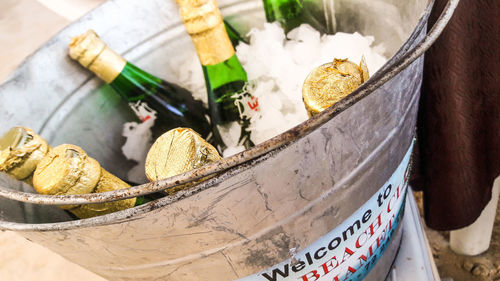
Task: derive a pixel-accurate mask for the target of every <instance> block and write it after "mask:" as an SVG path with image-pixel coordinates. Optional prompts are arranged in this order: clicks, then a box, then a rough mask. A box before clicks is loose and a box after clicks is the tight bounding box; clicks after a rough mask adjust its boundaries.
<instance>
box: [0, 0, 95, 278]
mask: <svg viewBox="0 0 500 281" xmlns="http://www.w3.org/2000/svg"><path fill="white" fill-rule="evenodd" d="M58 1H59V2H61V0H41V1H40V2H38V1H37V0H1V1H0V61H1V62H2V63H1V64H0V82H1V81H4V80H5V79H6V78H7V77H8V75H9V73H10V72H12V71H13V70H14V69H15V68H16V67H17V66H18V65H19V64H20V63H21V62H22V61H23V60H24V59H25V58H26V57H27V56H29V55H30V54H31V53H33V52H34V51H35V50H36V49H37V48H38V47H39V46H41V45H42V44H43V43H44V42H45V41H47V40H48V39H49V38H50V37H51V36H53V35H54V34H56V33H57V32H58V31H59V30H61V29H62V28H63V27H65V26H66V25H67V24H68V23H69V22H70V21H69V19H71V18H72V17H73V18H74V17H75V16H78V15H77V12H78V11H77V10H72V13H71V14H70V16H71V17H67V18H69V19H67V18H65V17H63V16H60V15H58V14H57V13H55V12H54V11H52V10H50V9H48V8H47V7H45V6H44V5H43V4H41V3H44V4H45V5H50V4H51V2H54V3H55V4H56V5H57V4H58V3H56V2H58ZM64 1H67V2H72V3H76V2H80V3H78V4H80V5H79V6H78V8H79V9H89V8H92V7H93V6H95V5H97V4H98V3H99V2H103V0H71V1H68V0H64ZM86 1H87V2H88V3H86ZM63 6H64V5H59V6H58V7H62V8H67V9H69V8H71V7H70V6H69V5H66V7H63ZM0 253H1V254H0V280H8V281H31V280H38V281H49V280H50V281H59V280H61V281H80V280H86V281H103V280H104V279H103V278H101V277H99V276H97V275H95V274H93V273H91V272H89V271H87V270H85V269H83V268H82V267H80V266H78V265H76V264H73V263H71V262H69V261H67V260H66V259H64V258H62V257H61V256H59V255H57V254H55V253H53V252H52V251H50V250H48V249H46V248H44V247H42V246H40V245H38V244H35V243H32V242H29V241H28V240H26V239H24V238H23V237H21V236H19V235H18V234H16V233H14V232H8V231H6V232H2V231H0Z"/></svg>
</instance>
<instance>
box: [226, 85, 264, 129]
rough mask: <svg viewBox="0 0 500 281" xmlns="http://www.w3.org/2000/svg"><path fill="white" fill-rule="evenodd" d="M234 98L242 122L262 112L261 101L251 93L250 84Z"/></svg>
mask: <svg viewBox="0 0 500 281" xmlns="http://www.w3.org/2000/svg"><path fill="white" fill-rule="evenodd" d="M233 98H234V105H235V106H236V108H238V113H239V114H240V118H241V119H242V120H245V119H250V118H252V116H253V115H254V114H256V113H257V112H258V111H259V110H260V108H259V99H258V98H256V97H254V96H253V95H252V94H251V93H250V91H249V84H248V83H247V84H245V86H244V87H243V91H242V92H240V93H237V94H235V95H234V96H233Z"/></svg>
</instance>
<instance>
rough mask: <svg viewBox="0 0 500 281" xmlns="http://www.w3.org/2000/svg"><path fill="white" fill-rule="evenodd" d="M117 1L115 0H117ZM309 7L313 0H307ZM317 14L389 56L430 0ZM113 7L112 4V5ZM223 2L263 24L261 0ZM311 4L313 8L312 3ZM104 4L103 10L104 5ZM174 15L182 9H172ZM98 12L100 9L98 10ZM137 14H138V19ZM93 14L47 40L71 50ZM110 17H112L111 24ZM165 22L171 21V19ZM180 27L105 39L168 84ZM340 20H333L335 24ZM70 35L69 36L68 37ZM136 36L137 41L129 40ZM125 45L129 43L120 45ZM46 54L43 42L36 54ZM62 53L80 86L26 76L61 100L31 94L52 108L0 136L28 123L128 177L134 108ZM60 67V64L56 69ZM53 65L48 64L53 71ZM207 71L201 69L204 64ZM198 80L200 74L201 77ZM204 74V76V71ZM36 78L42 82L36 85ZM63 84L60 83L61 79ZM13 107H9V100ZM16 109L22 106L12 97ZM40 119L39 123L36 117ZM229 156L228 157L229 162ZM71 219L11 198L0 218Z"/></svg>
mask: <svg viewBox="0 0 500 281" xmlns="http://www.w3.org/2000/svg"><path fill="white" fill-rule="evenodd" d="M115 2H116V1H115ZM305 3H306V4H308V2H307V1H305ZM308 5H310V6H309V7H310V9H311V15H312V16H314V17H318V18H320V19H321V20H320V22H321V23H322V24H323V25H324V30H328V29H331V28H332V26H333V27H334V28H335V29H336V31H340V32H349V33H352V32H355V31H357V32H359V33H361V34H362V35H364V36H367V35H370V36H373V37H374V39H375V41H374V45H382V46H383V47H384V49H385V52H384V55H385V56H386V57H388V58H390V57H392V56H394V55H395V54H396V53H397V51H398V50H399V49H400V47H401V46H402V45H403V44H404V43H405V42H406V41H407V40H408V38H409V36H410V34H411V33H412V32H413V30H414V29H415V26H417V23H418V22H419V19H420V18H421V15H422V14H423V12H424V10H425V8H426V7H427V5H428V1H427V0H411V1H400V0H325V1H323V2H321V1H310V3H309V4H308ZM108 6H109V5H108ZM219 7H220V8H221V11H222V13H223V15H224V17H225V18H226V19H227V20H228V21H229V22H230V23H232V24H233V25H234V27H235V28H236V29H237V30H238V31H240V33H242V34H246V33H247V32H248V31H249V30H250V29H251V28H252V27H261V26H262V25H263V24H264V22H265V17H264V11H263V8H262V4H261V2H260V1H219ZM306 7H307V5H306ZM106 8H107V7H106V4H105V5H103V7H100V8H98V10H99V9H106ZM167 12H168V13H170V14H173V13H177V11H167ZM167 12H165V13H163V12H159V14H158V15H151V16H152V17H158V18H161V17H162V16H164V15H165V14H168V13H167ZM92 13H95V11H94V12H92ZM140 16H141V13H137V16H136V17H140ZM91 17H92V14H90V15H88V16H87V17H84V18H83V19H82V20H80V21H79V22H76V23H74V24H72V26H70V27H69V28H67V29H65V30H64V31H63V33H64V34H65V36H56V37H55V38H54V39H53V40H51V42H49V43H47V44H48V45H49V44H56V45H60V46H61V47H60V48H61V49H65V48H66V47H65V46H67V44H68V42H69V41H67V42H66V41H65V42H63V39H64V38H66V39H67V38H69V37H68V36H66V35H67V34H71V33H72V32H74V33H72V34H71V35H76V34H77V32H75V31H76V30H83V29H87V28H89V27H88V26H85V21H86V19H88V18H91ZM111 20H112V19H110V21H111ZM166 20H167V21H168V20H170V19H166ZM127 21H130V19H129V18H127V17H122V22H121V23H120V22H116V23H114V25H120V24H123V25H124V26H125V27H126V26H127V25H131V23H127ZM171 21H174V24H172V25H169V27H168V28H164V27H161V26H156V27H151V26H145V25H144V26H140V24H139V26H136V27H135V28H136V29H140V28H148V29H151V28H152V29H153V30H152V31H150V34H152V35H151V36H148V37H147V38H139V39H136V38H133V37H127V38H126V40H127V42H126V44H121V43H123V41H122V40H124V39H120V37H121V36H124V34H115V35H113V36H109V38H111V39H113V38H114V40H106V38H105V37H106V36H104V38H105V41H107V42H108V45H109V46H110V47H111V48H112V49H116V50H118V51H119V52H120V53H122V54H123V55H124V57H125V58H126V59H127V60H129V61H131V62H133V63H134V64H136V65H137V66H139V67H141V68H143V69H145V70H147V71H148V72H151V73H153V74H154V75H157V76H158V77H161V78H164V79H165V80H167V81H171V82H174V83H178V84H180V85H181V86H183V85H182V77H177V76H176V75H175V72H176V71H175V68H176V66H177V65H179V64H181V63H182V61H183V60H185V58H187V57H189V56H196V53H195V50H194V47H193V45H192V42H191V39H190V38H189V36H188V35H187V34H186V33H185V31H184V26H183V25H182V24H181V23H180V22H179V19H178V17H173V18H172V19H171ZM332 23H334V24H332ZM96 29H97V31H99V30H98V28H96ZM67 40H69V39H67ZM130 41H132V42H130ZM122 45H126V46H127V48H125V49H124V48H123V47H121V46H122ZM43 52H48V50H47V49H44V48H43V47H42V48H41V49H40V50H39V51H38V53H43ZM51 55H58V56H64V59H63V60H60V61H57V64H61V65H64V67H66V68H68V67H70V68H71V69H73V70H74V71H72V72H69V73H66V75H67V76H68V77H73V76H74V77H78V78H79V77H84V78H82V79H81V81H82V82H81V83H74V82H75V80H78V79H76V78H75V79H66V82H64V83H66V87H64V88H61V87H58V85H57V83H51V81H48V82H47V81H43V83H42V82H40V81H37V80H28V81H25V82H26V83H32V84H34V85H33V87H37V86H39V87H47V88H48V89H47V91H53V92H56V93H57V95H58V99H51V98H47V99H43V98H38V97H35V98H33V97H31V98H27V99H28V100H29V99H31V100H32V101H33V102H36V103H42V104H43V106H44V107H46V108H47V110H46V112H47V113H46V114H41V116H37V117H36V118H35V116H32V118H26V117H23V116H21V115H19V116H18V115H8V114H3V116H2V119H1V122H2V126H1V127H0V133H1V134H3V133H5V132H6V131H7V130H8V129H9V128H10V127H12V126H19V125H20V126H28V127H32V128H33V129H34V130H35V131H37V132H38V133H40V134H41V135H42V137H44V138H45V139H47V140H48V142H49V144H50V145H51V146H57V145H59V144H62V143H71V144H75V145H78V146H81V147H82V148H83V149H84V150H85V151H87V153H88V154H89V155H90V156H91V157H93V158H95V159H96V160H97V161H99V163H100V164H101V166H102V167H103V168H105V169H106V170H108V171H110V172H111V173H113V174H115V175H117V176H118V177H121V178H126V174H127V172H128V171H129V170H130V169H131V168H132V167H133V166H134V165H135V164H136V163H135V162H134V161H130V160H127V159H126V158H125V157H124V156H123V153H122V151H121V147H122V145H123V144H124V142H125V138H124V137H123V136H122V128H123V124H124V123H125V122H130V121H136V117H135V115H134V113H133V112H132V111H131V110H130V109H129V107H128V105H127V103H126V102H125V101H123V100H122V99H121V98H120V96H119V95H118V94H116V93H114V92H113V91H112V90H111V89H110V87H109V86H106V85H103V84H102V82H101V81H99V80H98V78H95V77H94V76H91V74H90V73H89V72H88V71H86V70H85V69H83V68H81V67H80V66H79V65H77V64H76V63H75V62H73V61H71V60H70V59H69V58H67V52H63V53H61V52H60V53H58V54H51ZM55 67H57V66H55ZM40 69H42V68H38V69H36V68H31V69H30V68H28V67H24V68H22V67H21V68H20V70H19V72H18V73H22V72H26V71H40ZM49 70H50V68H49ZM198 71H199V72H200V73H201V67H200V68H199V69H198ZM196 76H197V77H200V75H199V74H198V75H196ZM201 77H202V76H201ZM37 83H38V85H37ZM58 83H59V82H58ZM199 91H200V93H199V94H200V95H204V94H205V89H199ZM0 93H1V94H2V95H10V99H11V100H12V101H14V100H16V99H19V98H18V97H17V96H16V95H18V94H21V95H27V96H29V94H30V93H22V92H21V93H16V92H15V91H13V90H12V87H10V88H9V91H7V90H6V88H5V87H4V88H0ZM4 106H9V105H4ZM12 106H13V107H16V106H19V104H18V103H16V102H12ZM34 119H37V120H34ZM223 161H224V160H223ZM0 185H2V186H4V187H8V188H11V189H16V190H22V191H25V192H32V193H34V190H33V189H32V188H31V187H30V186H28V185H27V184H24V183H22V182H19V181H16V180H13V179H11V178H9V177H8V176H6V175H3V174H2V175H0ZM70 219H71V218H70V216H69V215H68V214H67V213H66V212H64V211H62V210H61V209H59V208H58V207H56V206H41V205H34V204H28V203H22V202H15V201H12V200H9V199H5V198H0V220H3V221H7V222H14V223H29V224H38V223H52V222H61V221H67V220H70Z"/></svg>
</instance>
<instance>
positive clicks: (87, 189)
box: [33, 144, 101, 208]
mask: <svg viewBox="0 0 500 281" xmlns="http://www.w3.org/2000/svg"><path fill="white" fill-rule="evenodd" d="M100 177H101V166H100V165H99V163H98V162H97V161H96V160H95V159H93V158H91V157H89V156H88V155H87V153H85V151H83V149H81V148H80V147H78V146H76V145H71V144H62V145H59V146H57V147H55V148H54V149H52V150H51V151H50V152H49V153H48V154H47V155H46V156H45V157H44V158H43V159H42V160H41V161H40V163H39V164H38V167H37V168H36V170H35V174H34V176H33V186H34V187H35V190H36V191H37V192H38V193H40V194H49V195H69V194H85V193H92V192H93V191H94V189H95V187H96V185H97V182H98V181H99V178H100ZM66 207H67V208H69V206H66Z"/></svg>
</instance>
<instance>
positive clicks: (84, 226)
mask: <svg viewBox="0 0 500 281" xmlns="http://www.w3.org/2000/svg"><path fill="white" fill-rule="evenodd" d="M457 2H458V0H451V1H450V2H449V3H448V6H447V8H446V9H445V11H444V12H443V15H442V17H441V18H440V20H439V21H438V22H437V23H436V25H435V26H434V28H433V29H432V30H431V32H430V33H429V34H427V35H426V23H427V19H428V16H429V13H430V10H431V8H432V2H430V3H429V2H428V1H427V0H413V1H398V0H369V1H363V0H357V1H352V0H350V1H347V0H344V1H342V0H336V1H335V6H334V7H335V11H336V12H335V16H336V23H337V28H338V30H340V31H345V32H353V31H360V32H361V33H362V34H363V35H373V36H375V39H376V44H378V43H384V44H385V47H386V49H387V54H386V55H389V56H390V57H391V59H390V60H389V61H388V62H387V64H386V65H384V67H383V68H382V69H381V70H380V71H378V72H377V73H376V74H375V75H373V77H372V78H371V79H370V80H369V81H368V82H367V83H365V84H364V85H363V86H362V87H360V88H359V89H358V90H356V92H355V93H353V94H352V95H351V96H349V97H348V98H346V99H345V100H343V101H341V102H340V103H339V104H337V105H335V106H333V107H332V108H330V109H328V110H326V111H325V112H323V113H321V114H318V115H316V116H315V117H313V118H311V119H309V120H308V121H306V122H304V123H302V124H300V125H298V126H296V127H294V128H292V129H290V130H289V131H287V132H285V133H283V134H281V135H279V136H277V137H275V138H273V139H270V140H268V141H266V142H265V143H262V144H260V145H258V146H256V147H254V148H252V149H250V150H247V151H244V152H242V153H240V154H237V155H235V156H232V157H229V158H226V159H223V160H221V161H219V162H217V163H213V164H211V165H207V166H205V167H202V168H200V169H197V170H194V171H190V172H187V173H185V174H181V175H178V176H175V177H172V178H168V179H165V180H161V181H158V182H154V183H150V184H144V185H140V186H134V187H132V188H130V189H127V190H121V191H116V192H111V193H101V194H90V195H73V196H52V197H50V196H42V195H38V194H35V193H34V191H33V190H32V188H31V187H29V186H27V185H25V184H23V183H20V182H17V181H14V180H12V179H10V178H8V177H7V176H2V177H1V178H0V185H1V186H0V196H1V198H0V229H3V230H13V231H16V232H17V233H19V234H20V235H22V236H24V237H26V238H28V239H30V240H31V241H34V242H36V243H39V244H41V245H44V246H45V247H47V248H49V249H51V250H53V251H55V252H57V253H59V254H61V255H62V256H64V257H66V258H67V259H69V260H71V261H73V262H75V263H77V264H80V265H82V266H83V267H85V268H87V269H89V270H91V271H93V272H95V273H97V274H99V275H101V276H103V277H105V278H109V279H113V280H153V279H154V280H233V279H238V278H243V277H246V276H249V275H252V274H254V275H252V276H249V277H247V278H248V279H245V280H285V279H286V280H292V279H290V278H292V277H293V280H316V279H317V280H323V279H320V278H326V277H325V276H327V273H328V274H330V273H331V271H332V270H333V269H334V268H333V263H331V262H332V261H334V259H333V258H332V257H331V256H328V255H330V254H333V253H335V251H336V250H338V249H340V248H341V247H340V246H339V245H340V244H341V243H347V240H349V239H347V238H350V237H349V236H352V237H354V235H355V234H356V235H358V234H359V235H358V236H357V241H354V240H353V243H354V242H356V243H357V244H356V245H358V244H360V239H361V237H365V236H366V237H368V233H369V230H368V229H370V227H371V231H372V232H373V231H374V225H375V226H377V224H376V223H377V220H376V219H375V218H376V214H375V213H374V212H372V211H373V210H374V209H373V208H371V207H370V208H371V209H370V208H368V207H366V206H368V205H367V202H372V203H373V204H375V205H374V206H375V207H377V206H376V205H377V204H376V202H377V199H378V200H379V202H380V201H382V199H381V198H384V199H385V195H387V197H388V198H389V199H387V202H386V203H387V204H388V205H387V206H386V205H383V204H382V202H380V206H378V207H381V206H382V207H384V208H385V207H387V210H389V209H391V206H390V204H391V202H393V206H395V205H394V202H396V200H399V201H404V189H405V188H406V185H405V179H404V180H403V177H405V176H406V175H407V166H408V162H409V155H410V151H411V144H412V140H413V135H414V129H415V120H416V114H417V107H418V100H419V89H420V84H421V79H422V63H423V57H422V56H421V55H422V54H423V52H424V51H425V50H426V49H427V48H428V47H429V46H430V45H431V44H432V43H433V41H434V40H435V39H436V37H437V36H438V35H439V34H440V32H441V31H442V29H443V28H444V26H445V25H446V23H447V21H448V19H449V18H450V17H451V14H452V13H453V10H454V7H455V6H456V5H457ZM328 4H329V5H331V4H332V3H328ZM219 6H220V8H221V11H222V13H223V15H224V16H225V18H226V19H228V20H229V21H230V22H232V23H233V24H234V26H235V27H236V28H237V29H238V30H240V31H241V32H243V33H244V32H246V31H248V30H249V28H250V27H253V26H260V25H262V24H263V22H264V12H263V9H262V6H261V1H260V0H251V1H234V0H226V1H222V0H221V1H219ZM88 28H93V29H95V30H96V31H97V32H98V33H100V34H101V35H102V37H103V39H104V40H105V41H106V42H108V44H109V45H110V46H111V47H112V48H113V49H115V50H117V51H118V52H119V53H122V54H124V56H125V57H126V58H127V59H128V60H130V61H133V62H134V63H135V64H137V65H138V66H140V67H143V68H145V69H147V70H148V71H150V72H153V73H155V74H157V75H158V76H160V77H167V80H170V81H172V79H170V78H168V77H169V73H168V71H167V73H166V72H165V70H166V69H167V70H168V69H171V67H172V64H169V62H172V61H175V60H176V59H178V58H179V57H182V56H186V55H194V54H195V52H194V49H193V48H192V45H191V44H190V41H189V40H190V39H189V37H188V35H187V34H186V33H185V32H184V27H183V25H182V24H181V22H180V18H179V16H178V13H177V7H176V6H175V3H174V1H163V0H161V1H160V0H146V1H140V2H138V1H132V0H111V1H108V2H107V3H105V4H104V5H102V6H101V7H99V8H97V9H96V10H94V11H92V12H91V13H90V14H88V15H87V16H85V17H83V18H82V19H80V20H78V21H77V22H75V23H74V24H72V25H70V26H69V27H67V28H66V29H64V30H63V31H61V32H60V33H59V34H58V35H57V36H55V37H54V38H53V39H51V40H50V41H49V42H47V43H46V44H45V45H44V46H43V47H42V48H40V49H39V50H38V51H37V52H36V53H35V54H33V55H32V56H31V57H29V58H28V59H27V60H26V62H25V63H24V64H23V65H22V66H20V67H19V68H18V69H17V70H16V71H15V72H14V74H13V75H12V76H11V77H10V79H8V81H7V82H6V83H5V84H3V85H2V86H1V87H0V120H1V121H0V122H1V128H0V133H4V132H5V131H6V130H8V129H9V128H10V127H12V126H15V125H22V126H28V127H31V128H33V129H34V130H35V131H36V132H39V133H40V134H41V135H42V136H43V137H45V138H46V139H47V140H48V141H49V143H50V144H51V145H57V144H60V143H73V144H77V145H80V146H82V147H83V148H84V149H85V150H86V151H87V152H88V153H89V154H90V155H91V156H92V157H94V158H96V159H97V160H98V161H99V162H100V163H101V165H102V166H103V167H104V168H106V169H107V170H109V171H111V172H113V173H114V174H116V175H118V176H121V177H124V176H125V172H126V171H128V170H129V168H130V167H131V166H132V165H133V163H131V162H130V161H126V160H125V159H124V157H123V156H122V154H121V151H120V147H121V145H122V143H123V139H122V137H121V128H122V125H123V123H124V122H125V121H127V120H131V119H132V116H131V115H130V114H129V111H128V110H127V109H126V107H127V105H126V104H125V103H123V102H121V101H120V100H119V98H115V99H114V98H112V96H101V95H98V94H95V92H93V90H94V89H96V88H97V87H98V86H99V85H100V82H99V81H98V79H97V78H94V77H93V76H91V74H90V73H89V72H87V71H85V70H83V69H82V68H81V67H80V66H79V65H77V63H75V62H73V61H71V59H70V58H69V57H68V56H67V55H66V53H67V44H68V40H69V38H70V37H71V36H74V35H75V34H79V33H81V32H83V31H85V30H87V29H88ZM174 82H175V80H174ZM401 167H402V168H401ZM209 174H215V176H214V177H212V178H211V179H210V180H207V181H204V182H202V183H199V184H197V185H195V186H193V187H191V188H190V189H188V190H186V191H183V192H179V193H177V194H175V195H172V196H169V197H165V198H163V199H160V200H157V201H154V202H151V203H148V204H145V205H141V206H138V207H135V208H132V209H128V210H124V211H121V212H117V213H113V214H109V215H105V216H100V217H95V218H90V219H83V220H71V219H70V218H68V217H67V215H66V214H65V213H64V212H63V211H61V210H60V209H59V208H57V207H56V206H51V205H57V204H89V203H95V202H105V201H111V200H118V199H121V198H130V197H134V196H138V195H140V194H147V193H151V192H155V191H159V190H164V189H167V188H169V187H172V186H175V185H179V184H183V183H186V182H190V181H193V180H196V179H199V178H202V177H205V176H207V175H209ZM400 178H401V179H402V180H401V184H402V185H401V186H399V185H398V188H397V189H396V185H393V184H392V181H393V180H394V182H395V183H396V180H399V179H400ZM391 187H392V188H391ZM400 187H401V188H400ZM388 190H389V191H388ZM384 192H385V193H387V194H384ZM400 192H401V194H399V193H400ZM396 195H397V196H396ZM400 195H401V196H400ZM377 197H378V198H377ZM392 198H395V199H394V201H391V200H392ZM397 198H399V199H397ZM386 203H384V204H386ZM398 206H401V207H398V209H397V210H396V211H397V212H396V213H394V215H393V217H392V218H391V221H389V224H391V223H393V224H394V225H389V226H391V228H387V232H385V231H384V232H383V233H384V235H385V236H383V237H384V245H383V247H382V246H380V247H377V249H379V248H380V250H381V251H379V252H377V253H378V256H376V255H373V256H375V257H373V256H370V257H368V258H369V259H370V260H369V262H370V265H368V264H363V261H365V262H366V260H365V259H363V257H361V258H360V259H359V261H360V262H361V263H362V266H363V267H364V268H365V270H364V272H363V273H360V272H361V269H360V268H356V270H357V271H358V273H359V274H358V273H356V274H357V275H356V276H355V277H352V278H350V279H349V280H359V279H361V278H364V277H366V280H382V279H384V278H385V276H386V274H387V272H388V271H389V268H390V265H391V263H392V261H393V259H394V256H395V254H396V250H397V247H398V245H399V238H400V232H401V231H400V230H398V227H397V222H398V219H399V218H400V216H401V215H402V212H403V207H402V206H404V204H399V205H398ZM363 208H364V209H363ZM393 209H394V208H393ZM369 211H370V214H369ZM358 213H359V216H358V217H355V215H357V214H358ZM374 219H375V221H374ZM392 219H394V220H392ZM365 223H366V225H365ZM361 224H363V226H362V227H367V230H366V231H364V232H362V231H361V230H360V227H361ZM372 234H373V233H372ZM386 234H387V235H386ZM329 235H330V236H329ZM332 235H333V236H332ZM363 235H365V236H363ZM381 235H382V234H381ZM380 237H382V236H378V237H374V239H375V238H377V243H379V242H380V241H379V240H378V239H379V238H380ZM342 238H344V239H342ZM325 239H326V240H325ZM363 239H365V238H363ZM366 239H368V238H366ZM323 240H324V241H325V244H321V243H323V242H322V241H323ZM337 242H338V243H337ZM311 245H318V247H317V248H315V249H313V247H312V246H311ZM321 245H323V246H321ZM346 245H347V244H346ZM353 245H354V244H353ZM315 247H316V246H315ZM342 247H344V246H342ZM348 247H351V248H352V249H354V248H353V246H345V248H342V253H343V254H344V257H343V259H342V264H341V265H338V268H336V269H335V270H340V268H341V266H342V267H344V268H345V269H346V270H347V271H346V274H347V275H339V276H344V277H345V276H347V277H346V278H349V277H348V275H349V274H350V273H349V272H348V271H350V272H351V273H352V274H354V272H352V270H354V269H355V268H354V265H353V266H352V267H351V268H350V267H348V266H347V264H344V260H347V259H349V257H350V256H354V252H353V254H349V253H350V252H349V251H351V250H352V249H349V248H348ZM337 248H338V249H337ZM347 249H349V251H348V250H347ZM371 250H372V249H371V248H370V252H371ZM346 253H347V254H349V255H348V256H347V254H346ZM382 254H383V255H382ZM336 255H337V254H336ZM327 257H328V258H329V261H326V262H325V260H324V259H326V258H327ZM335 257H336V256H335ZM364 257H365V258H366V256H364ZM338 260H340V256H339V257H338ZM338 260H337V261H338ZM328 262H330V263H328ZM374 265H375V266H374ZM321 268H322V270H323V271H322V272H323V273H324V276H320V275H319V274H320V273H319V270H320V269H321ZM372 268H374V269H373V270H371V269H372ZM351 269H352V270H351ZM370 270H371V271H370ZM368 272H370V273H368ZM323 273H322V274H323ZM331 276H332V275H329V278H330V279H329V280H332V278H331ZM353 276H354V275H353ZM287 278H288V279H287ZM314 278H316V279H314Z"/></svg>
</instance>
